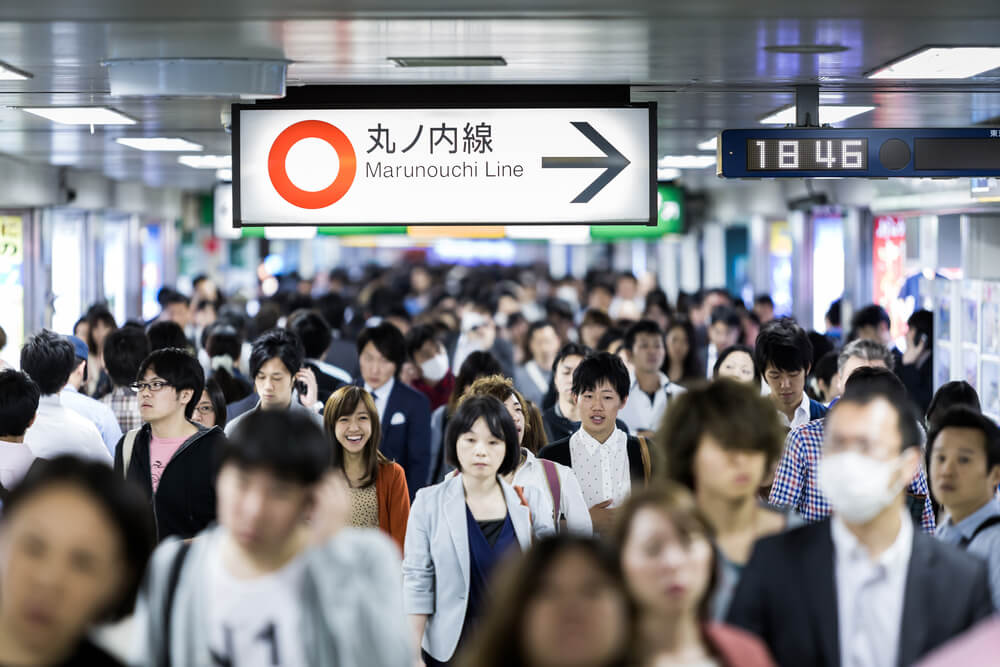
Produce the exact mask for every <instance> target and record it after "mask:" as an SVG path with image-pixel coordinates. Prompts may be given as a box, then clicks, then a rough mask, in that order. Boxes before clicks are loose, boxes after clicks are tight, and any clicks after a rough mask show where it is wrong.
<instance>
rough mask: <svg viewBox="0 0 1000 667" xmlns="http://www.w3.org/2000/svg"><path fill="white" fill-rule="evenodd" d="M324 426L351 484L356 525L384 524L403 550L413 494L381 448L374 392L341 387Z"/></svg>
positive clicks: (335, 458) (338, 464)
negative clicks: (372, 395)
mask: <svg viewBox="0 0 1000 667" xmlns="http://www.w3.org/2000/svg"><path fill="white" fill-rule="evenodd" d="M323 426H324V428H325V430H326V433H327V436H328V437H329V438H330V440H331V442H332V443H333V467H335V468H340V469H342V470H343V471H344V474H345V475H347V481H348V483H349V484H350V487H351V519H350V523H351V525H352V526H360V527H369V528H381V529H382V531H383V532H385V533H388V535H389V536H390V537H391V538H392V539H393V540H394V541H395V542H396V544H397V545H398V546H399V550H400V551H402V550H403V540H404V539H405V538H406V520H407V518H408V517H409V515H410V493H409V490H408V489H407V487H406V475H405V473H404V472H403V469H402V467H400V466H399V464H397V463H393V462H392V461H390V460H388V459H387V458H385V456H383V455H382V452H380V451H379V450H378V445H379V442H380V441H381V439H382V430H381V426H380V422H379V416H378V409H377V408H376V407H375V401H374V400H373V399H372V397H371V394H369V393H368V392H367V391H365V390H364V389H362V388H361V387H355V386H346V387H341V388H340V389H338V390H337V391H336V392H334V394H333V395H332V396H331V397H330V398H329V400H327V402H326V408H325V409H324V410H323Z"/></svg>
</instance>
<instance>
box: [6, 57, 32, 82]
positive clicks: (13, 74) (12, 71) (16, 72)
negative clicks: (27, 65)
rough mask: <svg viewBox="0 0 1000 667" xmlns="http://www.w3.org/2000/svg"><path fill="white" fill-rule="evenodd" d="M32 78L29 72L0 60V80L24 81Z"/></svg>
mask: <svg viewBox="0 0 1000 667" xmlns="http://www.w3.org/2000/svg"><path fill="white" fill-rule="evenodd" d="M30 78H32V75H31V74H30V73H29V72H25V71H24V70H20V69H18V68H16V67H11V66H10V65H8V64H7V63H3V62H0V81H25V80H27V79H30Z"/></svg>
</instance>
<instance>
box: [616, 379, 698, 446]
mask: <svg viewBox="0 0 1000 667" xmlns="http://www.w3.org/2000/svg"><path fill="white" fill-rule="evenodd" d="M659 376H660V387H659V388H658V389H657V390H656V393H654V394H653V398H652V399H650V397H649V394H647V393H646V392H644V391H643V390H642V389H641V388H639V380H638V379H637V378H636V377H635V374H634V373H632V374H631V378H632V385H631V387H630V388H629V392H628V400H627V401H626V402H625V406H624V407H623V408H622V409H621V411H620V412H619V413H618V419H621V420H622V421H623V422H625V424H626V425H627V426H628V428H629V431H631V432H632V433H637V432H639V431H655V430H656V429H657V428H659V426H660V420H662V419H663V413H664V412H666V411H667V405H669V403H670V399H671V398H672V397H673V396H675V395H677V394H680V393H683V392H684V391H686V390H685V389H684V387H682V386H680V385H679V384H674V383H673V382H671V381H670V378H668V377H667V376H666V374H665V373H660V374H659Z"/></svg>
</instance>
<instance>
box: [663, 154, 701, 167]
mask: <svg viewBox="0 0 1000 667" xmlns="http://www.w3.org/2000/svg"><path fill="white" fill-rule="evenodd" d="M714 164H715V156H714V155H665V156H664V157H661V158H660V160H659V161H658V162H657V163H656V166H657V167H659V168H660V169H669V168H671V167H673V168H674V169H704V168H705V167H711V166H713V165H714Z"/></svg>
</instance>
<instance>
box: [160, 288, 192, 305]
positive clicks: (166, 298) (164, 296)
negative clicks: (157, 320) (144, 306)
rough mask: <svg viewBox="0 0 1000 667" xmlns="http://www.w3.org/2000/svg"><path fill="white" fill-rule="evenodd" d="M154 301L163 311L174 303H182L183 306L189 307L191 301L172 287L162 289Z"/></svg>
mask: <svg viewBox="0 0 1000 667" xmlns="http://www.w3.org/2000/svg"><path fill="white" fill-rule="evenodd" d="M156 300H157V301H159V303H160V307H161V308H163V309H164V310H166V309H167V306H170V305H173V304H175V303H183V304H184V305H185V306H190V305H191V299H189V298H188V297H186V296H184V295H183V294H181V293H180V292H178V291H177V290H175V289H174V288H172V287H164V288H163V289H161V290H160V292H159V294H157V296H156Z"/></svg>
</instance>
